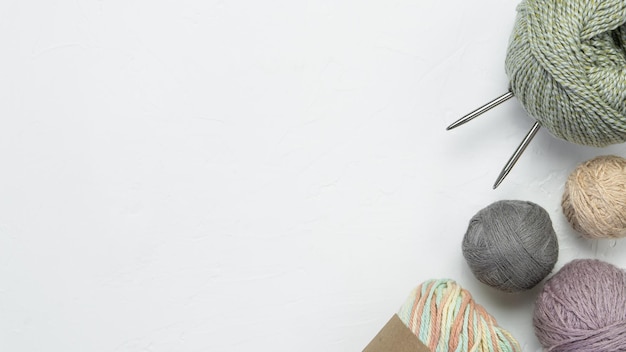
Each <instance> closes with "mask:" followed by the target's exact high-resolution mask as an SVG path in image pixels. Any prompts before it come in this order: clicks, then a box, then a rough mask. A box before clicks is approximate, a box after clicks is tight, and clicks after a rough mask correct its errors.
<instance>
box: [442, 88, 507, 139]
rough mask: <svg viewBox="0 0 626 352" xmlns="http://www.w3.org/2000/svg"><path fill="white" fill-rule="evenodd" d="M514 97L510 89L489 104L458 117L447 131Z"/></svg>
mask: <svg viewBox="0 0 626 352" xmlns="http://www.w3.org/2000/svg"><path fill="white" fill-rule="evenodd" d="M511 98H513V92H512V91H510V90H509V91H508V92H506V93H504V94H502V95H501V96H499V97H497V98H495V99H494V100H492V101H490V102H488V103H487V104H485V105H483V106H481V107H479V108H478V109H476V110H474V111H472V112H470V113H469V114H467V115H465V116H463V117H461V118H460V119H458V120H457V121H455V122H453V123H452V124H451V125H450V126H448V127H446V131H450V130H451V129H453V128H457V127H459V126H461V125H463V124H466V123H468V122H470V121H471V120H473V119H475V118H477V117H478V116H480V115H482V114H484V113H486V112H487V111H489V110H491V109H493V108H495V107H496V106H498V105H500V104H502V103H504V102H505V101H507V100H509V99H511Z"/></svg>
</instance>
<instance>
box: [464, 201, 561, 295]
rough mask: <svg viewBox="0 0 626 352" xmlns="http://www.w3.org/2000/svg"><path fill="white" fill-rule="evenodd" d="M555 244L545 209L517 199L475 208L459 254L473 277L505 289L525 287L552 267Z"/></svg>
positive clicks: (557, 250)
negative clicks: (475, 212)
mask: <svg viewBox="0 0 626 352" xmlns="http://www.w3.org/2000/svg"><path fill="white" fill-rule="evenodd" d="M558 255H559V244H558V241H557V238H556V234H555V232H554V229H553V228H552V221H551V220H550V215H549V214H548V212H547V211H546V210H545V209H543V208H542V207H540V206H539V205H537V204H535V203H531V202H525V201H519V200H503V201H498V202H495V203H493V204H491V205H490V206H488V207H486V208H484V209H482V210H481V211H479V212H478V213H477V214H476V215H474V217H473V218H472V220H470V223H469V227H468V229H467V232H466V233H465V237H464V238H463V256H464V257H465V260H466V261H467V264H468V265H469V267H470V268H471V269H472V272H473V273H474V276H476V278H477V279H478V280H479V281H480V282H482V283H484V284H486V285H489V286H492V287H494V288H497V289H499V290H502V291H505V292H520V291H524V290H528V289H530V288H532V287H534V286H535V285H537V284H538V283H539V282H541V280H543V279H544V278H545V277H546V276H548V274H549V273H550V272H551V271H552V269H553V268H554V264H556V260H557V258H558Z"/></svg>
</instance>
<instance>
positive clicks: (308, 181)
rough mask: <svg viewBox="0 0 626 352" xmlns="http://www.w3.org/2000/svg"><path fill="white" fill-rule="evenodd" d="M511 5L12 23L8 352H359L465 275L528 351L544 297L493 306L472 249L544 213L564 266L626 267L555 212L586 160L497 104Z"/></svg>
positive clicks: (6, 85)
mask: <svg viewBox="0 0 626 352" xmlns="http://www.w3.org/2000/svg"><path fill="white" fill-rule="evenodd" d="M516 3H517V1H512V0H508V1H502V0H479V1H469V2H468V1H460V0H454V1H434V0H417V1H356V0H351V1H348V0H344V1H336V0H333V1H330V0H329V1H293V0H282V1H281V0H268V1H252V0H247V1H243V0H241V1H204V0H184V1H183V0H176V1H174V0H170V1H155V0H153V1H147V0H143V1H137V0H117V1H104V0H99V1H95V0H72V1H70V0H58V1H43V0H40V1H17V0H14V1H2V2H0V43H1V44H2V45H1V46H0V62H2V65H0V78H1V80H0V93H1V96H2V99H0V162H1V172H0V350H2V351H12V352H19V351H29V352H36V351H65V352H69V351H77V352H78V351H120V352H122V351H124V352H126V351H129V352H130V351H249V350H261V351H295V350H298V351H319V350H324V351H360V350H362V348H363V347H364V346H365V345H366V344H367V343H368V342H369V341H370V339H371V338H372V337H373V336H374V335H375V334H376V332H377V331H378V330H379V329H380V328H381V327H382V326H383V325H384V323H385V322H386V321H387V319H388V318H389V317H390V316H391V314H393V313H394V312H395V311H396V310H397V309H398V308H399V305H400V304H402V302H403V301H404V298H405V297H406V295H407V294H408V292H409V291H410V289H411V288H412V287H413V286H415V285H417V284H418V283H419V282H421V281H423V280H426V279H429V278H437V277H450V278H454V279H456V280H457V281H459V282H460V283H461V284H463V285H464V286H465V287H466V288H468V289H469V290H470V291H471V292H472V293H473V294H474V296H475V298H476V300H477V301H478V302H479V303H482V304H483V305H484V306H486V307H487V309H488V310H489V311H490V312H491V313H492V314H493V315H495V316H496V318H497V319H498V320H499V322H500V323H501V325H503V326H504V327H506V328H508V329H509V330H511V331H512V332H513V334H514V335H515V336H517V337H518V339H519V340H520V342H521V343H522V345H523V346H524V351H537V350H539V345H538V343H537V341H536V338H535V337H534V334H533V332H532V325H531V312H532V302H533V299H534V295H535V294H536V290H535V291H533V292H530V293H527V294H522V295H517V296H508V295H504V294H501V293H498V292H496V291H494V290H491V289H488V288H486V287H484V286H482V285H480V284H479V283H478V282H477V281H476V280H475V279H474V278H473V276H472V275H471V273H470V272H469V271H468V268H467V266H466V264H465V262H464V260H463V258H462V255H461V249H460V242H461V238H462V236H463V234H464V231H465V229H466V225H467V222H468V220H469V218H470V217H471V216H472V215H473V214H474V213H475V212H476V211H477V210H479V209H480V208H482V207H484V206H486V205H488V204H489V203H491V202H492V201H495V200H499V199H524V200H531V201H534V202H537V203H539V204H541V205H543V206H544V207H545V208H546V209H547V210H548V211H549V212H550V213H551V215H552V218H553V221H554V223H555V228H556V230H557V232H558V235H559V240H560V246H561V256H560V259H559V263H558V266H559V267H560V266H562V265H563V264H564V263H565V262H567V261H569V260H570V259H572V258H582V257H598V258H602V259H605V260H608V261H611V262H613V263H616V264H619V265H622V266H626V259H624V258H626V257H625V256H624V253H625V252H626V248H625V247H626V244H624V242H617V243H616V242H602V243H599V244H597V243H594V242H589V241H585V240H581V239H579V238H578V237H577V236H576V235H575V234H574V233H573V231H572V230H570V227H569V225H568V224H567V223H566V221H565V220H564V218H563V216H562V214H561V212H560V197H561V192H562V188H563V184H564V181H565V179H566V177H567V174H568V173H569V171H570V170H571V169H572V168H573V167H574V166H575V165H576V164H577V163H579V162H582V161H584V160H586V159H589V158H590V157H592V156H594V155H600V154H607V153H617V154H619V155H622V156H626V153H624V151H623V146H617V147H613V148H610V149H608V150H599V149H591V148H585V147H579V146H574V145H571V144H568V143H566V142H562V141H559V140H556V139H554V138H552V137H550V136H549V135H548V134H547V133H546V132H545V131H541V132H540V133H539V135H538V136H537V138H536V140H535V141H534V142H533V144H532V146H531V147H530V148H529V150H528V151H527V153H526V154H525V155H524V156H523V158H522V159H521V160H520V163H519V164H518V166H517V167H516V168H515V169H514V171H513V172H512V174H511V175H510V176H509V178H508V179H507V180H506V181H505V183H504V184H503V185H502V186H501V188H499V189H498V190H497V191H492V190H491V185H492V183H493V181H494V179H495V177H496V175H497V174H498V172H499V171H500V168H501V167H502V166H503V164H504V162H505V161H506V160H507V158H508V157H509V155H510V154H511V153H512V151H513V149H514V148H515V147H516V146H517V144H518V143H519V141H520V140H521V138H522V137H523V135H524V134H525V133H526V131H527V130H528V129H529V128H530V126H531V124H532V121H531V120H530V119H529V118H527V117H526V115H525V114H524V113H523V111H522V110H521V108H520V107H519V104H518V103H517V102H515V101H511V102H509V103H507V104H505V105H504V106H502V107H500V108H498V109H497V110H495V111H493V112H490V113H489V114H488V115H485V116H484V117H482V118H481V119H479V120H476V121H475V122H472V123H471V124H469V125H467V126H464V127H463V128H460V129H458V130H455V131H453V132H445V131H444V129H445V126H447V124H449V123H451V122H452V121H454V120H455V119H456V118H458V117H459V116H460V115H462V114H464V113H466V112H468V111H469V110H471V109H472V108H474V107H476V106H478V105H480V104H481V103H484V102H486V101H488V100H489V99H491V98H493V97H495V96H497V95H499V94H501V93H503V92H504V90H505V89H506V88H507V78H506V76H505V74H504V69H503V61H504V55H505V48H506V44H507V41H508V36H509V32H510V30H511V26H512V24H513V20H514V16H515V12H514V8H515V5H516Z"/></svg>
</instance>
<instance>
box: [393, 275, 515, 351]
mask: <svg viewBox="0 0 626 352" xmlns="http://www.w3.org/2000/svg"><path fill="white" fill-rule="evenodd" d="M398 316H399V317H400V319H401V320H402V322H403V323H404V325H406V326H407V327H408V328H409V329H410V330H411V331H412V332H413V334H415V335H416V336H417V337H418V338H419V340H420V341H421V342H422V343H424V345H426V346H427V347H428V348H429V349H430V351H431V352H448V351H459V352H466V351H476V352H482V351H494V352H505V351H510V352H513V351H521V348H520V346H519V344H518V342H517V341H516V340H515V338H513V336H511V334H510V333H509V332H508V331H506V330H504V329H502V328H500V327H498V325H497V322H496V320H495V319H494V318H493V317H492V316H491V315H489V313H488V312H487V311H486V310H485V309H484V308H483V307H481V306H480V305H478V304H477V303H476V302H475V301H474V300H473V299H472V295H471V294H470V293H469V292H468V291H467V290H465V289H463V288H462V287H461V286H459V285H458V284H457V283H456V282H454V281H452V280H430V281H426V282H424V283H422V284H421V285H419V286H418V287H416V288H415V289H414V290H413V291H412V292H411V294H410V295H409V297H408V298H407V300H406V303H405V304H404V305H403V306H402V307H401V308H400V311H399V312H398Z"/></svg>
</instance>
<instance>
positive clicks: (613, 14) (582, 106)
mask: <svg viewBox="0 0 626 352" xmlns="http://www.w3.org/2000/svg"><path fill="white" fill-rule="evenodd" d="M625 22H626V2H624V1H623V0H603V1H588V0H568V1H561V0H524V1H523V2H522V3H521V4H520V5H519V6H518V16H517V19H516V22H515V27H514V30H513V33H512V35H511V39H510V42H509V48H508V51H507V57H506V63H505V66H506V72H507V75H508V77H509V80H510V84H511V86H510V89H511V91H513V93H514V94H515V96H516V97H517V98H518V99H519V101H520V102H521V104H522V106H523V107H524V109H525V110H526V111H527V112H528V113H529V114H530V115H531V116H533V117H534V118H535V119H537V120H538V121H539V122H540V123H541V125H542V126H543V127H545V128H547V129H548V130H549V131H550V132H551V133H552V134H553V135H555V136H557V137H559V138H562V139H565V140H568V141H570V142H574V143H578V144H583V145H590V146H598V147H600V146H606V145H609V144H615V143H623V142H625V141H626V104H624V100H625V99H626V89H624V87H625V86H626V74H624V67H626V51H625V50H624V48H626V27H625V26H624V23H625Z"/></svg>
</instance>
